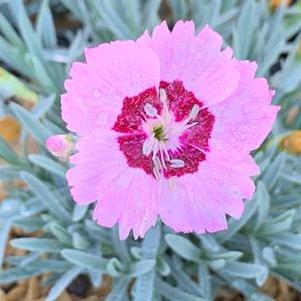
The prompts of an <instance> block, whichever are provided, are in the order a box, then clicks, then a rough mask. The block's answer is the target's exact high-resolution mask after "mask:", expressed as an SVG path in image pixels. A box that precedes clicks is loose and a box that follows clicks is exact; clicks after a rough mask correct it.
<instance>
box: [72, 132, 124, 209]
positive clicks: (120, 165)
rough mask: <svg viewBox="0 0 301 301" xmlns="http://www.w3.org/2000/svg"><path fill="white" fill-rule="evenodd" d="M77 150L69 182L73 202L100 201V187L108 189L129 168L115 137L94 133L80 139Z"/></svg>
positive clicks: (73, 158) (87, 202)
mask: <svg viewBox="0 0 301 301" xmlns="http://www.w3.org/2000/svg"><path fill="white" fill-rule="evenodd" d="M76 149H77V151H78V153H76V154H75V155H73V156H72V157H71V163H72V164H75V166H74V167H73V168H71V169H69V171H68V172H67V180H68V184H69V186H70V187H71V194H72V196H73V198H74V200H75V201H76V202H77V203H78V204H80V205H81V204H89V203H92V202H94V201H96V200H98V199H99V193H98V192H97V191H98V188H99V187H100V186H101V187H102V188H103V189H105V188H106V187H107V186H108V185H109V184H110V183H111V182H114V180H115V178H116V177H118V175H120V174H122V172H124V171H125V170H126V169H128V165H127V163H126V161H125V158H124V157H123V155H122V154H121V153H120V150H119V144H118V143H117V140H116V137H115V136H114V135H104V134H100V133H91V134H90V135H86V136H84V137H82V138H81V139H80V140H79V142H78V143H77V145H76Z"/></svg>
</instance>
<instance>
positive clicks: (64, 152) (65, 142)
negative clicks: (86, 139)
mask: <svg viewBox="0 0 301 301" xmlns="http://www.w3.org/2000/svg"><path fill="white" fill-rule="evenodd" d="M46 145H47V148H48V150H49V152H50V153H51V154H52V155H53V156H55V157H57V158H59V159H61V160H64V161H67V160H68V159H69V157H70V155H71V154H72V153H73V151H74V147H75V139H74V137H73V136H71V135H55V136H51V137H49V138H48V139H47V141H46Z"/></svg>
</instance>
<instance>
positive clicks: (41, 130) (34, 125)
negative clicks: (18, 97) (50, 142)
mask: <svg viewBox="0 0 301 301" xmlns="http://www.w3.org/2000/svg"><path fill="white" fill-rule="evenodd" d="M11 108H12V110H13V112H14V113H15V114H16V116H17V117H18V119H19V120H20V122H21V123H22V125H23V127H24V128H25V129H26V130H27V131H28V132H29V133H31V134H32V135H33V136H34V137H35V138H36V139H37V140H38V141H39V142H40V143H41V144H42V145H45V142H46V139H47V138H48V137H49V136H51V132H50V131H49V130H48V129H47V128H46V127H44V126H43V125H42V124H41V123H40V122H39V121H38V120H36V119H35V117H34V116H33V115H32V114H31V113H30V112H29V111H27V110H26V109H24V108H23V107H21V106H19V105H17V104H14V103H13V104H11Z"/></svg>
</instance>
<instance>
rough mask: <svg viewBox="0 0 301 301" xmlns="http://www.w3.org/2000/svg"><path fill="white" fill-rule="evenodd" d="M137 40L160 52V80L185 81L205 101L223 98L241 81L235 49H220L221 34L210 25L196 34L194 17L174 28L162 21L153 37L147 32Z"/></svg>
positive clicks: (188, 87)
mask: <svg viewBox="0 0 301 301" xmlns="http://www.w3.org/2000/svg"><path fill="white" fill-rule="evenodd" d="M138 43H140V44H142V45H146V46H148V47H150V48H151V49H153V50H154V51H155V52H156V53H157V54H158V56H159V58H160V63H161V80H164V81H166V82H172V81H174V80H180V81H183V84H184V86H185V88H186V89H187V90H189V91H192V92H193V93H194V95H195V96H196V97H197V98H198V99H199V100H201V101H204V103H205V104H206V105H210V104H212V103H216V102H220V101H222V100H224V99H225V98H226V97H228V96H229V95H230V94H231V93H232V92H233V91H234V90H235V89H236V87H237V85H238V81H239V71H238V68H237V62H236V60H233V59H232V58H231V57H232V51H231V50H230V49H226V50H225V51H223V52H221V46H222V38H221V37H220V36H219V34H218V33H216V32H214V31H213V30H211V29H210V28H209V26H205V27H204V28H203V29H202V31H201V32H200V33H199V34H198V35H197V36H195V33H194V24H193V22H192V21H188V22H183V21H179V22H177V23H176V25H175V27H174V29H173V31H172V32H170V31H169V29H168V27H167V25H166V23H165V22H163V23H162V24H161V25H159V26H157V27H156V28H155V29H154V31H153V35H152V37H150V36H149V35H148V34H147V33H145V34H144V35H143V36H142V37H141V38H140V39H139V40H138Z"/></svg>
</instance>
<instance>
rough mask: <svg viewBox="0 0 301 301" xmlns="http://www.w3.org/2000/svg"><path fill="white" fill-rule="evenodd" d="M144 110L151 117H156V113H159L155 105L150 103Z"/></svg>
mask: <svg viewBox="0 0 301 301" xmlns="http://www.w3.org/2000/svg"><path fill="white" fill-rule="evenodd" d="M144 111H145V113H146V115H147V116H149V117H155V116H156V115H158V111H157V109H156V108H155V107H154V106H152V105H151V104H150V103H147V104H145V106H144Z"/></svg>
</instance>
